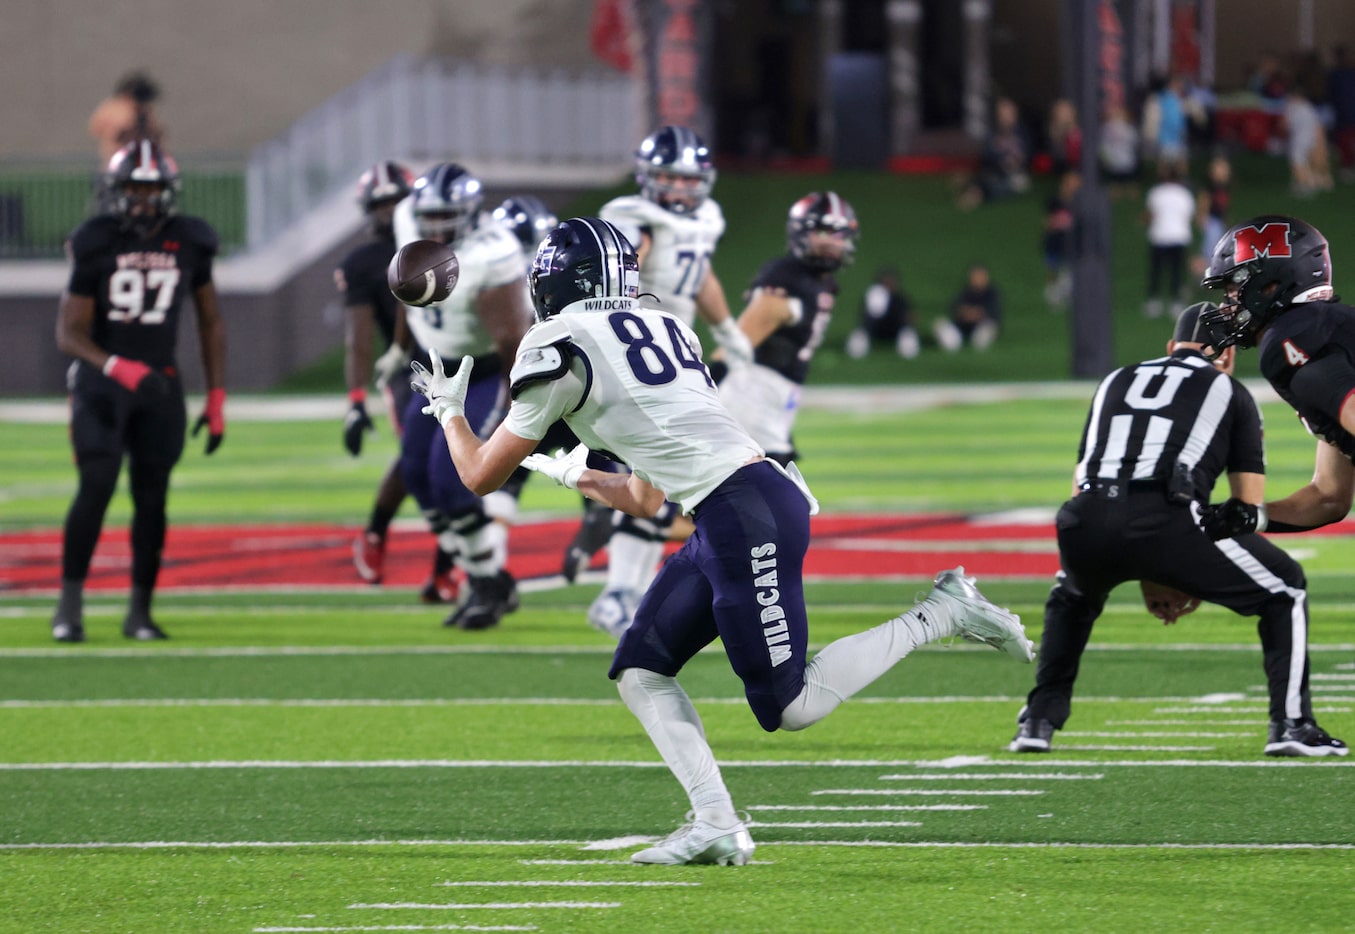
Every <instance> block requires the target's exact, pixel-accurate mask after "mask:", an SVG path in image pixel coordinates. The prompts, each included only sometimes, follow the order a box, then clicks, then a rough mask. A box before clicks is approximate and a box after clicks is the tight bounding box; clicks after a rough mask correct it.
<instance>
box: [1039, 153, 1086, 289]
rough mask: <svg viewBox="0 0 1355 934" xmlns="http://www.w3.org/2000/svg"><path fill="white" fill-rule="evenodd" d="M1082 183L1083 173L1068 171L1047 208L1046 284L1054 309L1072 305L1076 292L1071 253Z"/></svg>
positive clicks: (1045, 239) (1044, 242)
mask: <svg viewBox="0 0 1355 934" xmlns="http://www.w3.org/2000/svg"><path fill="white" fill-rule="evenodd" d="M1081 187H1082V176H1081V175H1079V174H1078V173H1076V172H1064V173H1063V176H1062V177H1061V178H1060V179H1059V187H1058V189H1057V190H1056V191H1055V192H1054V194H1053V195H1051V196H1050V198H1049V201H1048V202H1047V203H1046V204H1045V212H1044V237H1043V241H1042V246H1043V249H1044V268H1045V285H1044V300H1045V303H1046V304H1048V305H1049V307H1050V308H1051V309H1053V310H1056V311H1058V310H1062V309H1063V308H1065V307H1066V306H1067V305H1068V300H1069V299H1070V298H1071V297H1072V293H1073V277H1072V273H1071V271H1070V270H1069V269H1068V254H1069V252H1070V250H1071V248H1072V239H1073V198H1075V197H1076V196H1077V191H1078V189H1079V188H1081Z"/></svg>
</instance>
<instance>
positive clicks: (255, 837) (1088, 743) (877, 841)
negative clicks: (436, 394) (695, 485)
mask: <svg viewBox="0 0 1355 934" xmlns="http://www.w3.org/2000/svg"><path fill="white" fill-rule="evenodd" d="M1089 391H1090V390H1089ZM341 401H342V400H340V402H341ZM1084 410H1085V400H1081V399H1067V400H1057V399H1056V400H1048V399H1046V400H1034V401H1016V402H1007V403H1001V404H989V405H954V406H947V407H944V408H934V409H927V410H923V411H916V412H892V413H886V412H884V411H879V412H877V413H876V414H873V415H854V416H848V415H843V414H841V413H838V412H830V411H819V410H809V411H806V412H805V413H804V415H803V416H802V418H801V420H800V422H799V427H798V429H797V440H798V441H799V443H800V445H801V446H802V447H803V449H804V450H805V451H806V452H807V453H806V456H805V458H804V460H803V467H804V470H805V473H806V475H807V477H808V478H809V480H810V483H811V484H812V485H813V487H814V489H815V491H816V493H817V494H818V495H819V497H820V499H821V500H822V501H823V504H824V507H825V510H826V511H828V512H844V511H854V512H863V511H864V512H884V511H909V512H915V511H965V512H992V511H998V510H1013V509H1025V508H1036V509H1046V510H1047V509H1051V508H1052V507H1053V506H1054V505H1056V504H1057V502H1058V501H1059V499H1060V498H1061V497H1062V496H1063V495H1064V493H1065V492H1066V490H1067V486H1068V476H1069V473H1070V470H1071V462H1072V459H1073V454H1074V449H1075V446H1076V441H1077V434H1078V432H1079V430H1080V428H1081V421H1082V417H1083V414H1084ZM1265 414H1266V417H1267V419H1268V429H1269V430H1268V432H1267V441H1268V444H1269V446H1270V457H1269V460H1270V471H1271V478H1272V479H1271V483H1272V485H1273V489H1274V491H1275V492H1281V491H1283V490H1286V489H1290V488H1292V487H1293V486H1296V485H1297V484H1299V483H1302V482H1304V481H1305V480H1306V478H1307V476H1308V474H1309V472H1310V469H1311V464H1312V444H1311V442H1310V441H1309V440H1308V439H1307V437H1306V436H1305V435H1304V434H1303V433H1302V432H1301V429H1300V428H1299V426H1298V425H1297V423H1296V422H1295V421H1294V419H1293V418H1292V416H1290V415H1289V414H1288V413H1287V410H1285V409H1283V408H1281V407H1276V406H1267V407H1266V409H1265ZM0 432H3V436H4V438H5V440H6V443H5V444H4V445H3V446H0V533H4V532H15V531H20V530H26V529H34V528H50V527H53V526H56V525H59V523H60V520H61V517H62V515H63V514H64V510H65V508H66V505H67V502H68V499H69V497H70V495H71V493H72V490H73V486H74V475H73V471H72V469H71V467H70V465H69V464H70V460H69V451H68V449H67V447H66V442H65V428H64V426H62V425H52V424H22V423H18V422H3V423H0ZM339 434H340V431H339V421H338V420H337V418H336V419H335V420H333V421H325V422H311V421H300V422H254V421H246V420H243V419H240V420H233V421H232V422H231V423H230V424H229V426H228V435H227V440H226V444H225V446H224V447H223V448H222V450H221V451H220V452H219V453H218V454H217V455H215V456H213V457H212V458H205V457H203V456H202V454H201V451H200V450H199V445H195V444H191V445H190V448H189V450H188V452H187V453H186V454H185V459H184V461H183V463H182V464H181V466H180V468H179V470H178V471H177V472H176V474H175V485H174V491H173V494H172V498H171V518H172V521H173V522H175V523H178V524H206V523H220V522H227V521H249V522H289V521H334V522H345V523H351V524H352V525H353V526H354V527H357V526H358V525H360V523H361V521H362V519H363V518H364V517H365V515H366V511H367V508H368V505H369V501H370V496H371V493H372V490H373V489H374V487H375V483H376V480H377V478H378V476H379V474H380V472H381V470H382V469H383V468H384V466H385V462H386V458H387V457H388V456H389V454H390V453H392V451H393V446H392V442H391V440H390V437H389V434H388V433H387V434H382V435H380V436H378V437H377V438H375V439H374V440H373V442H372V446H371V448H370V449H369V451H368V452H367V453H366V454H365V455H364V457H363V458H361V459H358V460H354V459H352V458H349V457H348V456H347V455H346V454H344V453H343V451H342V449H341V447H340V443H339ZM574 508H575V499H574V497H573V494H568V493H564V492H562V491H558V490H553V489H550V488H547V487H546V486H545V485H544V484H541V483H538V482H534V483H532V484H529V486H528V491H527V495H526V496H525V498H524V509H525V510H527V511H528V512H529V513H531V514H533V515H541V514H567V513H569V512H570V511H572V510H573V509H574ZM406 516H407V517H409V518H412V517H413V512H412V510H411V511H409V512H408V513H407V514H406ZM127 519H128V506H127V502H126V497H125V495H124V493H121V492H120V493H119V496H118V498H117V500H116V501H115V505H114V508H113V509H112V510H110V515H109V518H108V526H109V527H110V528H113V527H116V526H118V525H123V524H125V523H126V521H127ZM1277 540H1278V541H1279V542H1280V543H1281V544H1282V545H1285V546H1286V547H1288V548H1290V549H1291V550H1292V551H1293V552H1294V553H1295V554H1296V555H1298V556H1300V557H1301V559H1302V560H1303V562H1304V565H1305V568H1306V569H1307V570H1308V572H1309V578H1310V600H1311V604H1312V615H1313V627H1312V632H1311V642H1312V643H1313V646H1312V651H1311V656H1312V666H1313V673H1314V677H1313V688H1314V700H1315V705H1316V707H1317V709H1318V716H1319V718H1320V720H1321V722H1322V723H1323V725H1324V726H1326V727H1327V728H1328V729H1329V730H1331V732H1332V733H1334V734H1335V735H1338V736H1342V737H1344V738H1347V739H1350V738H1351V737H1352V736H1355V712H1352V711H1355V636H1353V635H1352V633H1353V632H1355V627H1353V626H1352V623H1355V584H1352V583H1351V580H1352V578H1351V575H1350V568H1351V567H1352V564H1355V549H1352V548H1351V547H1350V545H1349V543H1348V542H1347V541H1346V540H1345V539H1343V538H1341V537H1322V536H1288V537H1283V538H1279V539H1277ZM938 562H939V563H938V565H937V569H938V570H939V569H941V568H942V567H945V566H948V565H946V564H945V563H944V562H943V561H942V558H941V556H938ZM2 572H3V565H0V573H2ZM53 577H55V569H54V572H53ZM980 583H981V584H982V585H983V586H984V589H985V592H986V593H987V594H988V595H989V596H990V597H991V598H992V599H994V600H995V601H997V602H1002V603H1006V604H1008V605H1010V606H1012V607H1013V608H1014V609H1015V610H1017V611H1018V612H1020V613H1021V614H1022V616H1023V618H1024V619H1025V620H1026V621H1027V625H1028V628H1029V630H1030V633H1031V635H1032V636H1034V637H1035V638H1037V639H1038V636H1039V629H1040V623H1039V620H1040V613H1041V605H1042V601H1043V598H1044V595H1045V593H1046V592H1047V590H1048V587H1049V584H1050V581H1049V580H1048V579H1045V578H1039V579H1034V578H1022V577H1019V576H1018V577H1000V578H993V579H992V580H990V581H984V580H981V581H980ZM926 586H927V582H926V581H925V580H922V579H917V580H912V579H908V580H902V581H901V580H897V579H884V580H869V579H862V580H856V579H853V580H845V581H844V580H816V581H814V582H812V583H811V584H810V585H809V587H808V588H807V590H808V599H809V602H810V613H811V620H812V627H813V628H812V641H813V643H814V645H815V646H821V645H823V644H825V643H827V642H829V641H831V640H832V639H835V638H837V637H839V636H841V635H845V634H847V633H849V632H852V631H856V630H858V629H860V628H863V627H865V626H868V625H873V624H875V623H877V622H879V621H881V620H883V619H885V618H887V617H889V616H892V615H894V614H895V613H897V612H898V611H899V610H900V609H901V608H902V606H903V605H904V604H906V603H909V602H911V600H912V598H913V595H914V593H915V592H917V591H919V590H923V589H925V587H926ZM596 590H597V585H596V584H582V585H578V586H575V587H570V588H554V589H539V590H534V591H532V592H527V593H524V595H523V606H522V608H521V609H520V610H519V611H518V612H517V613H516V614H514V615H513V616H511V617H509V618H508V619H507V620H506V621H505V623H504V624H503V625H502V626H501V627H500V628H498V629H495V630H490V631H488V632H485V633H477V634H469V633H464V632H458V631H453V630H446V629H443V628H442V627H440V626H439V625H438V623H439V620H440V619H441V616H442V615H443V611H441V610H439V609H438V608H427V607H422V606H419V605H418V604H417V603H415V602H413V600H412V595H411V594H410V593H408V592H403V591H397V590H394V589H390V590H386V589H379V588H359V587H355V586H348V585H344V586H340V587H335V588H334V590H333V592H318V593H317V592H313V591H307V592H273V591H270V592H267V593H250V592H249V591H248V590H247V589H233V590H232V591H230V592H213V591H199V590H193V591H180V592H170V593H165V594H163V595H161V597H160V598H159V599H158V600H157V604H156V606H157V613H158V617H159V619H160V621H161V622H162V623H163V624H164V625H165V627H166V629H168V630H169V631H170V632H171V633H172V634H173V637H174V638H173V639H172V640H171V641H170V642H168V643H165V644H163V645H154V646H143V645H135V644H130V643H126V642H124V641H123V640H122V639H121V638H120V637H118V636H117V635H116V627H117V625H118V622H119V620H120V618H121V612H122V606H123V603H122V596H121V595H120V594H98V595H91V596H90V598H89V605H88V609H87V626H88V628H89V629H90V633H91V641H90V642H89V643H87V644H85V645H81V646H58V645H55V644H54V643H52V642H51V641H50V638H49V636H48V634H47V618H48V614H49V613H50V611H51V605H52V599H51V597H50V596H49V595H47V594H43V593H37V594H32V593H23V594H15V593H12V592H11V593H9V594H6V595H5V596H4V597H3V600H2V601H0V740H3V742H2V743H0V750H3V751H0V802H3V804H4V807H3V810H2V811H0V880H3V882H2V883H0V931H3V932H10V931H13V932H32V931H60V932H66V931H94V932H105V931H109V932H112V931H117V932H122V931H135V932H161V931H165V932H169V931H176V932H177V931H183V932H282V931H307V932H320V931H435V930H495V931H543V932H552V931H557V932H558V931H665V932H677V934H685V932H697V931H703V932H704V931H722V932H723V931H729V932H787V931H792V932H793V931H813V932H838V931H842V932H853V934H856V932H862V931H871V932H874V931H1004V932H1005V931H1041V932H1083V931H1098V932H1100V931H1135V932H1138V931H1144V930H1174V931H1221V932H1222V931H1275V932H1290V931H1298V930H1303V931H1319V930H1320V931H1338V930H1348V929H1349V928H1350V927H1351V923H1352V922H1351V918H1352V914H1353V913H1355V892H1353V891H1352V887H1353V885H1355V883H1352V878H1355V877H1353V876H1352V874H1351V871H1350V867H1351V865H1352V859H1353V858H1355V809H1353V808H1352V807H1351V804H1350V802H1351V795H1350V791H1349V787H1350V783H1351V780H1352V779H1351V775H1352V773H1351V771H1350V770H1351V768H1352V766H1355V760H1352V759H1342V760H1334V761H1294V760H1272V759H1266V758H1265V757H1264V756H1262V755H1261V746H1262V744H1263V743H1264V728H1265V720H1266V712H1265V688H1264V675H1263V673H1262V671H1261V661H1260V651H1259V647H1258V646H1257V644H1256V635H1255V627H1254V626H1253V625H1252V623H1251V622H1249V621H1247V620H1241V619H1238V618H1236V617H1233V616H1231V615H1230V614H1227V613H1225V612H1222V611H1218V610H1215V609H1212V608H1204V609H1202V610H1201V611H1199V612H1198V613H1197V614H1195V615H1194V616H1192V617H1189V618H1187V619H1185V620H1183V621H1182V622H1181V623H1180V624H1179V625H1177V626H1175V627H1171V628H1164V627H1162V626H1161V625H1158V624H1157V623H1156V622H1155V621H1154V620H1151V619H1149V618H1148V617H1147V616H1146V614H1145V612H1144V611H1143V610H1142V608H1141V607H1140V606H1139V604H1138V601H1137V594H1136V593H1135V592H1132V590H1131V589H1130V588H1124V589H1122V590H1121V591H1119V592H1117V593H1116V594H1115V595H1114V596H1113V597H1112V601H1111V604H1110V606H1109V608H1108V612H1107V613H1106V614H1105V616H1104V617H1103V618H1102V620H1101V621H1100V622H1098V624H1097V631H1096V633H1095V635H1094V636H1093V642H1092V647H1091V650H1090V651H1089V652H1088V655H1087V656H1086V658H1085V659H1084V662H1083V671H1082V676H1081V678H1080V680H1079V684H1078V688H1079V693H1078V697H1077V700H1076V701H1075V709H1074V717H1073V719H1072V720H1071V721H1070V722H1069V724H1068V728H1067V729H1066V730H1065V731H1063V732H1061V733H1059V734H1056V738H1055V742H1056V751H1055V752H1054V753H1053V754H1052V755H1050V756H1048V757H1035V758H1033V759H1031V758H1023V757H1018V756H1015V755H1013V754H1010V753H1008V752H1006V750H1005V744H1006V742H1007V741H1008V740H1009V739H1010V738H1011V734H1012V732H1013V729H1014V717H1015V714H1016V711H1017V709H1018V708H1019V706H1020V703H1021V698H1022V697H1023V695H1024V693H1025V691H1026V690H1028V688H1029V686H1030V684H1031V679H1032V671H1031V669H1030V668H1027V667H1025V666H1022V665H1019V664H1016V663H1014V662H1012V661H1010V660H1009V659H1006V658H1004V657H1002V656H999V655H998V654H997V653H995V652H992V651H991V650H987V649H980V648H977V647H972V646H955V647H943V646H928V647H925V648H924V649H921V650H919V651H918V652H916V653H914V655H913V656H911V657H910V658H908V659H906V660H905V661H904V662H903V663H902V664H900V665H899V666H897V667H896V668H895V669H894V670H893V671H892V672H890V673H889V674H888V675H887V676H885V677H884V678H883V679H881V680H880V681H878V682H877V683H876V684H874V685H872V686H871V687H870V688H869V689H867V690H866V691H865V692H863V694H862V695H860V696H859V697H858V698H857V699H856V700H855V701H853V702H851V703H848V704H846V705H845V706H844V707H843V708H841V709H840V710H838V711H837V712H836V713H835V714H833V716H832V717H830V718H829V719H828V720H826V721H825V722H824V723H821V724H819V725H817V726H815V727H814V728H812V729H810V730H808V731H805V732H803V733H797V734H767V733H764V732H762V731H761V730H760V729H759V728H758V727H757V725H756V723H755V721H754V720H753V718H752V716H751V715H750V713H749V711H748V709H747V707H746V705H745V704H744V703H743V701H742V699H741V692H740V686H739V684H738V682H737V680H736V679H735V678H734V676H733V675H732V674H731V673H730V671H729V668H728V665H727V663H726V662H725V661H724V659H723V657H722V656H721V655H720V654H719V653H718V652H708V653H705V654H703V655H702V656H700V657H698V658H697V659H696V660H695V661H694V662H693V663H692V664H691V666H689V669H688V671H687V672H685V673H684V677H683V681H684V684H685V685H686V687H687V689H688V691H689V692H690V693H691V695H692V696H693V698H694V699H695V700H696V704H697V707H698V709H699V710H700V712H701V714H702V716H703V718H704V720H705V723H706V727H707V730H708V733H709V735H710V737H711V741H712V745H713V747H714V749H715V752H716V754H717V756H718V757H719V758H720V760H721V763H722V768H723V770H724V773H725V776H726V779H727V781H728V783H729V785H730V788H731V790H732V792H733V794H734V796H735V799H736V803H737V804H738V806H739V807H741V808H743V809H745V810H746V811H747V812H748V814H749V817H750V819H751V821H752V826H751V830H752V833H753V836H754V838H755V840H756V841H757V843H758V849H757V853H756V856H755V862H754V863H753V864H752V865H750V866H747V867H743V868H738V869H725V868H719V867H640V866H633V865H631V864H629V863H628V862H627V857H628V855H629V853H631V852H633V851H634V850H635V849H637V848H639V846H640V845H641V844H642V842H643V841H644V840H645V839H653V838H657V837H659V836H662V835H663V834H666V833H667V832H668V831H670V830H672V829H673V828H674V827H675V826H676V825H677V823H679V822H680V821H681V819H682V815H683V812H684V811H685V810H686V805H685V802H684V800H683V798H682V795H681V793H680V790H679V788H678V786H677V784H676V782H675V781H674V780H673V779H672V778H671V777H670V776H669V775H668V773H667V771H666V769H664V768H663V766H662V764H661V762H660V761H659V760H658V758H657V755H656V754H655V752H654V750H653V748H652V747H651V746H650V744H649V742H648V740H647V739H646V738H645V736H644V735H643V733H642V731H641V730H640V728H639V727H638V725H637V724H635V723H634V722H633V720H632V718H631V715H630V714H629V713H628V712H627V711H626V709H625V708H624V707H623V706H622V705H621V703H620V701H619V700H618V699H617V697H616V693H615V689H614V687H613V685H612V684H611V683H610V682H608V681H607V679H606V677H605V671H606V667H607V664H608V659H609V645H610V643H609V641H608V640H607V639H606V638H605V637H604V636H602V635H601V634H599V633H596V632H594V631H593V630H591V629H589V628H588V627H587V626H586V624H585V623H584V622H583V613H584V609H585V608H586V606H587V605H588V603H589V601H590V600H591V599H592V597H593V595H594V594H595V593H596Z"/></svg>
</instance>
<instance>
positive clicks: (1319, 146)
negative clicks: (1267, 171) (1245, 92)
mask: <svg viewBox="0 0 1355 934" xmlns="http://www.w3.org/2000/svg"><path fill="white" fill-rule="evenodd" d="M1283 119H1284V127H1285V140H1286V143H1285V152H1286V153H1287V154H1288V156H1289V190H1290V192H1291V193H1292V194H1294V195H1296V196H1298V197H1300V198H1307V197H1311V196H1312V195H1313V194H1315V193H1317V192H1319V191H1329V190H1330V189H1331V187H1332V182H1331V167H1330V164H1329V161H1328V159H1327V132H1326V130H1325V129H1324V128H1323V126H1322V119H1321V118H1320V117H1319V116H1318V113H1317V108H1316V107H1314V106H1313V102H1312V101H1310V100H1308V98H1307V97H1305V96H1304V95H1303V92H1302V91H1301V90H1299V89H1298V88H1297V87H1295V88H1291V89H1290V91H1289V93H1288V94H1286V95H1285V99H1284V111H1283Z"/></svg>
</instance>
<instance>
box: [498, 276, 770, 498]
mask: <svg viewBox="0 0 1355 934" xmlns="http://www.w3.org/2000/svg"><path fill="white" fill-rule="evenodd" d="M511 380H512V384H513V393H514V397H515V398H514V399H513V403H512V405H511V406H510V408H509V409H508V418H507V419H506V420H505V424H506V425H507V427H508V429H509V430H510V431H512V432H513V434H515V435H517V436H518V437H520V438H533V439H538V440H539V439H541V438H543V437H545V434H546V429H548V428H550V426H551V425H552V424H553V423H554V422H555V421H556V420H557V419H560V418H563V419H564V420H565V422H566V423H567V424H568V425H569V427H570V428H572V429H573V430H574V434H576V435H578V437H579V440H580V441H582V442H583V443H584V444H586V445H588V447H589V449H590V450H594V451H606V452H608V453H609V454H611V455H613V456H615V457H616V458H618V459H619V460H620V461H621V462H622V463H624V464H626V465H627V466H628V467H630V469H631V470H632V471H633V472H634V473H635V475H636V476H638V477H640V478H641V479H643V480H646V481H648V482H649V483H651V484H652V485H654V486H655V487H657V488H658V489H660V490H662V491H663V492H664V495H665V496H667V497H668V499H670V500H672V501H673V502H675V503H678V504H679V505H680V506H681V507H682V509H683V511H684V512H691V511H692V509H693V508H695V507H696V505H697V504H698V503H700V502H701V500H703V499H705V497H706V496H708V495H709V494H710V492H711V491H712V490H714V489H715V488H716V487H717V486H719V485H720V484H721V483H723V482H724V481H725V479H726V478H728V477H729V476H730V475H732V474H733V473H734V471H736V470H738V469H739V468H740V467H741V466H743V465H744V464H746V463H748V462H749V461H750V460H753V459H754V458H756V457H757V456H759V455H760V454H762V448H760V447H758V445H757V442H756V441H754V440H753V439H752V437H751V436H750V435H749V434H748V432H747V431H745V430H744V428H743V427H742V426H741V425H740V424H739V423H738V422H737V421H735V420H734V416H732V415H730V414H729V410H728V409H726V408H725V407H724V405H722V404H721V402H720V397H719V396H718V395H717V394H716V391H715V384H714V382H713V381H712V380H711V378H710V374H709V373H708V372H707V371H706V367H705V364H703V363H702V362H701V344H700V342H699V341H698V339H697V337H696V334H695V333H693V331H692V330H691V328H689V327H687V326H686V325H685V324H683V323H682V322H681V321H679V320H678V319H677V318H676V317H675V316H673V315H670V314H667V313H666V312H663V311H660V310H658V309H656V308H645V307H643V306H641V305H640V304H639V303H638V302H637V301H636V300H635V299H629V298H600V299H598V298H595V299H585V300H584V301H581V302H575V303H574V304H572V305H569V306H568V307H566V308H565V309H564V311H563V312H561V313H560V314H559V315H556V316H554V317H552V318H551V319H549V320H548V321H544V322H541V323H539V324H536V325H534V326H533V327H532V329H531V330H529V331H528V332H527V336H526V337H524V338H523V339H522V344H521V345H520V346H519V348H518V356H517V361H516V362H515V363H514V365H513V372H512V377H511Z"/></svg>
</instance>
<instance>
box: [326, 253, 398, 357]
mask: <svg viewBox="0 0 1355 934" xmlns="http://www.w3.org/2000/svg"><path fill="white" fill-rule="evenodd" d="M394 255H395V237H394V236H393V235H392V236H386V237H379V238H377V239H376V240H370V241H368V242H367V243H364V244H361V245H360V246H357V247H354V249H353V251H352V252H351V253H349V254H348V255H347V256H345V257H344V259H343V262H341V263H340V264H339V268H338V269H336V270H335V271H334V280H335V284H336V285H337V286H338V287H339V291H340V292H341V293H343V304H344V307H345V308H351V307H352V306H353V305H370V306H371V307H372V313H373V315H375V317H376V326H377V327H378V328H380V329H381V336H382V338H383V343H384V344H385V345H386V346H387V347H389V346H390V343H391V341H392V340H394V339H395V312H396V307H395V296H394V295H392V294H391V290H390V286H388V285H387V284H386V267H387V266H389V265H390V261H391V257H392V256H394Z"/></svg>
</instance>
